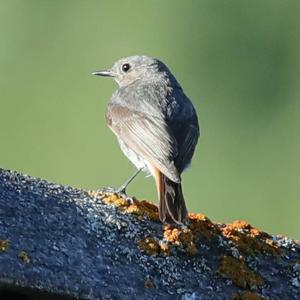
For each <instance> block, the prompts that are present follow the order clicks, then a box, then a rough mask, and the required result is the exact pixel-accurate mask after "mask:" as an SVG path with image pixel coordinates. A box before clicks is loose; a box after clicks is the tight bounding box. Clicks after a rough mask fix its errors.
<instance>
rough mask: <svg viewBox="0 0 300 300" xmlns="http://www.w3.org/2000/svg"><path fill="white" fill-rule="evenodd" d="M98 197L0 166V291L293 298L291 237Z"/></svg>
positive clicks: (296, 291)
mask: <svg viewBox="0 0 300 300" xmlns="http://www.w3.org/2000/svg"><path fill="white" fill-rule="evenodd" d="M104 196H105V195H103V197H102V198H101V197H99V194H97V193H93V192H88V191H84V190H79V189H75V188H72V187H67V186H61V185H58V184H53V183H48V182H47V181H45V180H40V179H35V178H32V177H29V176H27V175H22V174H18V173H16V172H12V171H6V170H2V169H0V296H1V295H4V292H3V290H4V288H5V293H7V291H8V292H9V291H14V290H17V291H19V292H20V293H24V294H26V295H27V294H28V295H29V296H28V297H29V298H28V299H37V298H35V297H36V294H35V293H38V291H43V292H44V293H45V294H47V295H48V296H47V297H49V298H47V299H63V297H64V296H70V297H71V298H79V299H128V300H129V299H130V300H131V299H184V300H188V299H190V300H191V299H193V300H194V299H233V298H235V299H264V298H263V297H268V298H270V299H280V300H282V299H300V284H299V282H300V268H299V264H300V245H299V242H296V241H293V240H290V239H288V238H286V237H278V236H269V235H267V234H266V233H263V232H261V231H259V230H258V229H256V228H253V227H252V226H251V225H250V224H248V223H247V222H244V223H241V222H239V223H233V224H230V225H224V224H215V223H212V222H211V221H209V219H206V218H205V217H204V216H203V215H194V214H191V215H190V225H189V226H188V227H174V226H172V225H165V226H163V225H162V224H161V223H159V222H158V221H157V220H156V217H155V214H156V213H157V212H156V208H155V206H153V205H151V204H149V203H148V202H137V201H135V200H134V203H128V202H126V201H125V202H124V203H123V202H122V201H120V199H118V197H116V196H112V195H106V196H105V197H104ZM224 261H225V262H226V263H224ZM231 262H234V263H231ZM236 265H238V267H235V266H236ZM226 268H229V269H226ZM224 270H225V271H224ZM243 270H246V271H243ZM237 272H240V273H241V274H239V273H237ZM244 273H245V274H244ZM249 274H250V275H249ZM247 276H250V277H249V278H248V277H247ZM237 277H242V278H243V280H237V279H236V278H237ZM241 282H242V284H241ZM239 283H240V284H239ZM1 289H2V291H1ZM28 291H29V292H28ZM1 293H2V294H1ZM247 295H248V296H247ZM249 295H250V296H249ZM30 297H31V298H30ZM247 297H248V298H247ZM250 297H253V298H250ZM254 297H258V298H254ZM0 298H1V299H2V298H3V297H0ZM3 299H4V298H3ZM7 299H8V298H7ZM43 299H46V296H45V298H43Z"/></svg>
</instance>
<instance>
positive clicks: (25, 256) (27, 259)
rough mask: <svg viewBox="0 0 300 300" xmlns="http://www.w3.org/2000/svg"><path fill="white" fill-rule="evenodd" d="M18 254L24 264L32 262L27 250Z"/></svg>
mask: <svg viewBox="0 0 300 300" xmlns="http://www.w3.org/2000/svg"><path fill="white" fill-rule="evenodd" d="M18 256H19V258H20V259H21V261H22V262H23V263H24V264H28V263H30V257H29V255H28V253H27V252H25V251H21V252H20V253H19V255H18Z"/></svg>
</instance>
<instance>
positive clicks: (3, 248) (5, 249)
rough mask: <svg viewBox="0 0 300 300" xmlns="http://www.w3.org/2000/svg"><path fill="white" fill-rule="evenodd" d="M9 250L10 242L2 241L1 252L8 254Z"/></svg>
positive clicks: (0, 241) (0, 244)
mask: <svg viewBox="0 0 300 300" xmlns="http://www.w3.org/2000/svg"><path fill="white" fill-rule="evenodd" d="M8 248H9V240H0V251H1V252H7V251H8Z"/></svg>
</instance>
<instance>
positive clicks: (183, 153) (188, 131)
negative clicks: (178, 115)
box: [176, 122, 200, 172]
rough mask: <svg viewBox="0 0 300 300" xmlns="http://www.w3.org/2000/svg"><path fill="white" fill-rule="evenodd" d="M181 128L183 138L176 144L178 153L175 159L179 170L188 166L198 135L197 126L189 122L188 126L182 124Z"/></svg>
mask: <svg viewBox="0 0 300 300" xmlns="http://www.w3.org/2000/svg"><path fill="white" fill-rule="evenodd" d="M182 128H184V130H185V131H184V132H183V134H182V136H183V137H184V138H183V140H181V141H180V145H178V146H179V155H178V156H177V161H176V162H177V164H178V165H177V166H178V168H179V169H180V171H181V172H182V171H183V170H184V169H186V168H187V167H188V166H189V164H190V162H191V159H192V157H193V154H194V151H195V147H196V145H197V142H198V139H199V136H200V130H199V126H197V125H195V124H191V122H189V125H188V126H182Z"/></svg>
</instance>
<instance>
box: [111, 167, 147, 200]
mask: <svg viewBox="0 0 300 300" xmlns="http://www.w3.org/2000/svg"><path fill="white" fill-rule="evenodd" d="M141 171H142V168H140V169H137V170H136V171H135V172H134V173H133V174H132V175H131V176H130V177H129V178H128V179H127V180H126V181H125V182H124V183H123V184H122V185H121V186H120V187H119V188H118V189H117V190H116V193H117V194H124V195H126V188H127V186H128V185H129V183H130V182H131V181H132V180H133V179H134V178H135V177H136V176H137V175H138V174H139V173H140V172H141Z"/></svg>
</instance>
